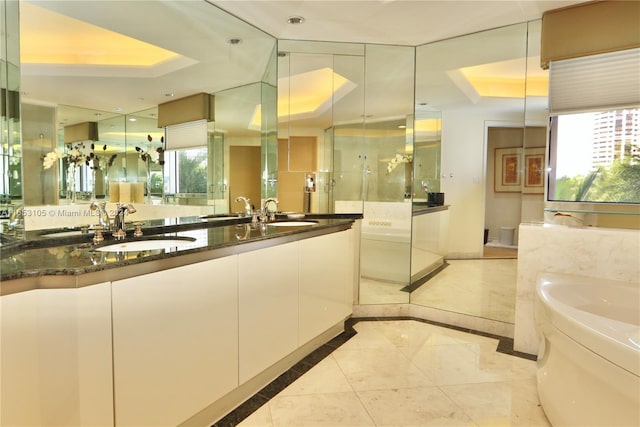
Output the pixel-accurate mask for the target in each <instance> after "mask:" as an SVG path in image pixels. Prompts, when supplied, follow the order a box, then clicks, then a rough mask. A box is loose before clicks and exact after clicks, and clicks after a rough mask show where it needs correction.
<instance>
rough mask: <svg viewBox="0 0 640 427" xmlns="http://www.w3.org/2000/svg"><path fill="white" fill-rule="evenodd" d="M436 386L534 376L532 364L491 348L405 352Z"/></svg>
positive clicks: (441, 347) (449, 347)
mask: <svg viewBox="0 0 640 427" xmlns="http://www.w3.org/2000/svg"><path fill="white" fill-rule="evenodd" d="M406 354H407V356H408V357H410V358H411V361H412V362H413V363H414V364H415V365H416V366H418V367H419V368H420V369H421V370H422V371H423V372H424V373H425V374H426V375H427V376H428V377H429V379H431V381H433V383H434V384H437V385H450V384H469V383H481V382H496V381H507V380H512V379H528V378H533V377H535V372H536V371H535V369H536V366H535V362H532V361H530V360H525V359H521V358H517V357H514V356H509V355H506V354H502V353H497V352H495V346H488V345H483V344H453V345H438V346H424V347H422V348H421V349H419V350H418V351H414V352H412V353H406Z"/></svg>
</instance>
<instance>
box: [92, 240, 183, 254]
mask: <svg viewBox="0 0 640 427" xmlns="http://www.w3.org/2000/svg"><path fill="white" fill-rule="evenodd" d="M195 240H196V239H193V238H184V239H180V238H175V237H174V238H166V239H147V240H131V241H126V240H123V241H120V242H117V243H112V244H110V245H105V246H100V247H97V248H95V250H96V251H100V252H133V251H151V250H155V249H172V248H178V247H180V246H185V245H188V244H190V243H193V242H194V241H195Z"/></svg>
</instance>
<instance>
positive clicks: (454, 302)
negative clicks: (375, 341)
mask: <svg viewBox="0 0 640 427" xmlns="http://www.w3.org/2000/svg"><path fill="white" fill-rule="evenodd" d="M447 262H448V263H449V266H448V267H447V268H445V269H444V270H442V271H441V272H440V273H438V274H437V275H436V276H435V277H433V278H432V279H430V280H429V281H427V282H426V283H425V284H423V285H422V286H420V287H419V288H418V289H416V290H415V291H413V292H412V293H411V303H412V304H417V305H424V306H427V307H432V308H438V309H441V310H447V311H454V312H456V313H464V314H468V315H471V316H476V317H482V318H485V319H491V320H498V321H500V322H506V323H514V321H515V305H516V278H517V267H518V260H517V259H515V258H514V259H468V260H462V259H456V260H449V261H447Z"/></svg>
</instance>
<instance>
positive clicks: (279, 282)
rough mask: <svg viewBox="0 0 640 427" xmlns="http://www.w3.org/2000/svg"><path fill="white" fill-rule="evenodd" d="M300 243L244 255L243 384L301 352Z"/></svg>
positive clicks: (241, 300)
mask: <svg viewBox="0 0 640 427" xmlns="http://www.w3.org/2000/svg"><path fill="white" fill-rule="evenodd" d="M298 258H299V242H292V243H286V244H283V245H278V246H272V247H270V248H265V249H260V250H256V251H252V252H246V253H242V254H240V255H239V269H238V275H239V306H240V311H239V313H240V316H239V322H240V327H239V330H240V383H241V384H242V383H244V382H246V381H247V380H249V379H251V378H253V377H254V376H255V375H257V374H259V373H260V372H262V371H263V370H265V369H266V368H268V367H269V366H271V365H273V364H274V363H276V362H277V361H279V360H280V359H282V358H283V357H285V356H287V355H288V354H289V353H291V352H293V351H294V350H295V349H296V348H297V347H298V270H299V269H298V262H299V261H298Z"/></svg>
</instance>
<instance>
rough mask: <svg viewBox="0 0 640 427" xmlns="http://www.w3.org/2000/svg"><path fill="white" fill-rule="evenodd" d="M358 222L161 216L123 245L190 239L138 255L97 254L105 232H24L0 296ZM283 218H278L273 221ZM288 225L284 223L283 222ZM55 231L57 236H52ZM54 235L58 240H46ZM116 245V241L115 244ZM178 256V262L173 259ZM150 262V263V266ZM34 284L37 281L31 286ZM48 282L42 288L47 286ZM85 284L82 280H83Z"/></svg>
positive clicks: (345, 218) (348, 217)
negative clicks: (253, 221) (292, 223)
mask: <svg viewBox="0 0 640 427" xmlns="http://www.w3.org/2000/svg"><path fill="white" fill-rule="evenodd" d="M358 218H362V215H361V214H336V215H333V214H308V215H306V216H305V218H303V219H301V221H309V220H313V221H316V222H317V223H316V224H315V225H312V226H293V227H279V226H275V225H273V224H272V223H267V224H266V225H264V226H263V225H261V224H251V222H250V219H249V218H232V219H219V218H208V219H203V218H200V217H186V218H167V219H164V220H152V221H146V222H145V224H144V226H143V232H144V236H142V237H140V238H136V237H133V236H132V232H133V227H132V226H129V227H128V228H129V229H128V234H127V237H126V238H125V240H124V241H126V242H131V241H136V240H151V239H163V238H178V239H193V241H192V242H189V243H187V244H185V245H182V246H177V247H171V248H167V249H152V250H141V251H127V252H117V251H113V252H112V251H105V252H103V251H98V250H97V249H98V248H99V247H101V246H106V245H110V244H113V243H116V242H118V241H116V240H114V239H113V238H112V237H111V236H108V235H107V234H106V233H105V240H104V241H103V242H101V243H98V244H94V243H93V242H92V237H93V233H89V234H80V231H79V230H72V229H65V230H47V231H46V233H45V232H43V231H39V232H30V233H28V235H27V239H26V240H25V241H23V242H20V244H14V245H11V247H3V248H2V254H1V260H0V262H1V263H0V267H1V271H0V282H2V283H0V294H3V295H6V294H8V293H14V292H19V291H22V290H28V289H33V288H39V287H76V286H84V285H86V284H90V283H86V284H81V283H80V282H83V280H80V279H79V276H83V275H84V276H90V275H91V274H93V273H98V272H107V271H108V273H107V274H105V273H102V274H99V275H97V276H96V275H95V274H94V276H96V277H95V278H94V279H89V280H88V282H91V283H98V281H104V280H105V278H109V277H115V276H118V277H119V276H122V274H118V273H116V272H117V271H118V270H122V269H125V268H127V267H130V266H135V265H139V264H146V263H150V265H149V266H146V267H144V268H143V269H140V268H138V269H137V270H136V272H134V273H131V274H126V275H137V274H141V273H140V272H141V271H143V270H149V269H152V270H157V269H163V268H167V266H168V268H171V267H175V266H177V265H181V264H182V265H184V264H188V263H191V262H197V261H198V260H204V259H213V258H217V257H221V256H227V255H230V254H233V253H240V252H245V251H249V250H255V249H258V248H262V247H268V246H273V245H277V244H282V243H286V242H290V241H296V240H301V239H305V238H309V237H315V236H318V235H322V234H328V233H333V232H336V231H341V230H347V229H349V228H351V226H352V224H353V221H354V220H355V219H358ZM283 220H287V219H286V217H279V218H278V219H277V221H283ZM287 221H290V220H287ZM56 231H57V233H56ZM56 234H59V235H60V237H51V236H55V235H56ZM120 242H122V241H120ZM178 258H180V260H177V259H178ZM164 260H172V262H169V263H166V266H165V267H162V266H160V265H158V261H164ZM152 262H155V263H152ZM51 276H56V277H57V280H52V279H49V280H48V281H46V280H43V278H44V277H51ZM29 278H36V279H37V280H35V281H33V280H31V281H29V282H33V283H29V284H28V285H25V284H24V283H23V284H21V285H18V286H17V287H16V288H13V289H11V288H10V287H11V284H12V282H19V281H21V280H22V281H23V282H24V280H25V279H29ZM65 278H66V279H69V280H67V281H68V282H74V283H75V284H72V285H71V286H70V285H68V284H67V285H51V284H50V283H51V282H52V281H53V282H56V283H59V282H65ZM36 282H37V283H36ZM45 282H47V283H49V284H47V283H45ZM84 282H87V280H84Z"/></svg>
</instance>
